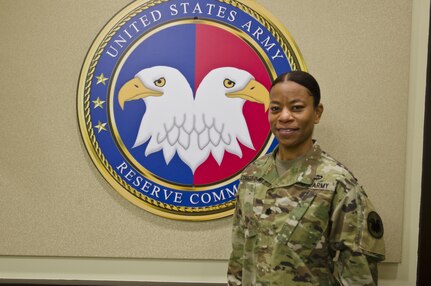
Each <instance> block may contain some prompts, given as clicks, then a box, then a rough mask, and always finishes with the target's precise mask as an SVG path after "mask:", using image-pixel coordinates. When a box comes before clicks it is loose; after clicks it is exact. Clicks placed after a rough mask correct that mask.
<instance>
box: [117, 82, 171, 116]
mask: <svg viewBox="0 0 431 286" xmlns="http://www.w3.org/2000/svg"><path fill="white" fill-rule="evenodd" d="M162 94H163V93H162V92H160V91H155V90H152V89H149V88H148V87H146V86H145V85H144V84H143V83H142V81H140V80H139V79H138V78H136V77H135V78H134V79H132V80H129V81H128V82H126V83H125V84H124V85H123V86H122V87H121V88H120V92H119V93H118V103H119V104H120V107H121V109H124V103H125V102H126V101H131V100H137V99H140V98H145V97H148V96H161V95H162Z"/></svg>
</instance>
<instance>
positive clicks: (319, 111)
mask: <svg viewBox="0 0 431 286" xmlns="http://www.w3.org/2000/svg"><path fill="white" fill-rule="evenodd" d="M315 113H316V115H315V117H314V124H318V123H319V122H320V117H321V116H322V113H323V104H321V103H319V105H318V106H317V107H316V108H315Z"/></svg>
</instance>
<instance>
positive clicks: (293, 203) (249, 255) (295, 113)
mask: <svg viewBox="0 0 431 286" xmlns="http://www.w3.org/2000/svg"><path fill="white" fill-rule="evenodd" d="M270 100H271V103H270V108H269V115H268V118H269V123H270V126H271V131H272V132H273V134H274V136H275V137H276V138H277V139H278V142H279V146H278V147H277V148H276V149H275V150H274V152H272V153H271V154H268V155H266V156H264V157H262V158H260V159H258V160H256V161H255V162H254V163H252V164H250V165H249V166H248V167H247V168H246V169H245V171H244V172H243V173H242V175H241V179H240V181H241V182H240V186H239V190H238V195H237V207H236V211H235V214H234V222H233V237H232V246H233V249H232V254H231V257H230V260H229V267H228V284H229V285H244V286H246V285H247V286H248V285H262V286H266V285H288V286H290V285H304V286H305V285H377V263H378V262H379V261H382V260H383V259H384V253H385V250H384V241H383V224H382V221H381V219H380V217H379V215H378V214H377V212H376V211H375V210H374V207H373V206H372V204H371V202H370V201H369V199H368V198H367V195H366V194H365V192H364V190H363V189H362V187H361V186H360V185H359V184H358V182H357V180H356V179H355V177H354V176H353V175H352V173H351V172H350V171H348V170H347V169H346V168H345V167H344V166H343V165H341V164H340V163H339V162H337V161H336V160H335V159H333V158H332V157H331V156H329V155H328V154H327V153H325V152H324V151H322V150H321V149H320V147H319V145H318V144H317V143H316V142H315V141H314V140H313V139H312V135H313V130H314V125H315V124H317V123H319V121H320V117H321V115H322V112H323V105H322V104H321V103H320V88H319V85H318V83H317V81H316V80H315V79H314V78H313V77H312V76H311V75H310V74H308V73H306V72H302V71H294V72H290V73H286V74H283V75H281V76H279V77H278V78H277V79H276V80H275V81H274V83H273V84H272V87H271V91H270Z"/></svg>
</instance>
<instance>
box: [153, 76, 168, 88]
mask: <svg viewBox="0 0 431 286" xmlns="http://www.w3.org/2000/svg"><path fill="white" fill-rule="evenodd" d="M154 84H155V85H156V86H158V87H162V86H164V85H165V84H166V79H165V78H164V77H161V78H159V79H157V80H155V81H154Z"/></svg>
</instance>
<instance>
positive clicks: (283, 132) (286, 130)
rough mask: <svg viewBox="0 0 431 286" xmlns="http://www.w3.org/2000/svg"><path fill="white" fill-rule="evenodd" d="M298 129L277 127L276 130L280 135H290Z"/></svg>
mask: <svg viewBox="0 0 431 286" xmlns="http://www.w3.org/2000/svg"><path fill="white" fill-rule="evenodd" d="M298 130H299V128H277V131H278V133H279V134H280V135H291V134H292V133H294V132H296V131H298Z"/></svg>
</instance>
